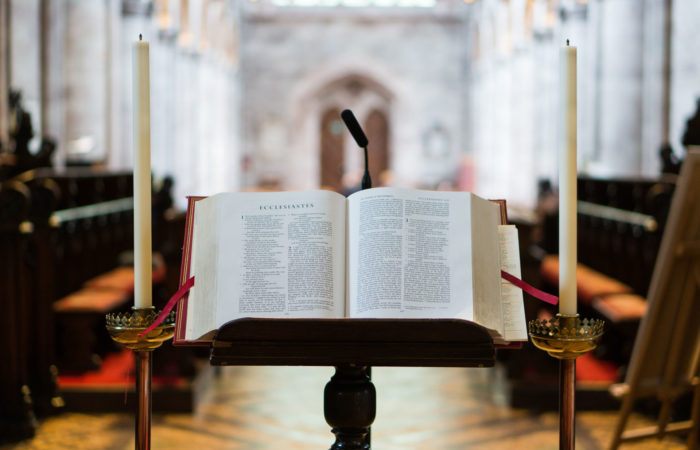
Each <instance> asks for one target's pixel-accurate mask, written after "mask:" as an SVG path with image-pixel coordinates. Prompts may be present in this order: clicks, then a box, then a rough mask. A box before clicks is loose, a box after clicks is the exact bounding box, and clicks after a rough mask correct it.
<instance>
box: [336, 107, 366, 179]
mask: <svg viewBox="0 0 700 450" xmlns="http://www.w3.org/2000/svg"><path fill="white" fill-rule="evenodd" d="M340 117H341V118H342V119H343V122H345V126H346V127H348V130H349V131H350V134H352V137H353V138H354V139H355V142H357V145H358V146H360V147H361V148H363V149H364V150H365V173H364V174H363V175H362V189H363V190H364V189H369V188H371V187H372V179H371V178H370V176H369V161H368V159H367V146H368V145H369V141H368V140H367V136H365V132H364V131H362V127H361V126H360V124H359V123H357V119H355V115H354V114H353V113H352V111H350V110H349V109H346V110H344V111H343V112H341V113H340Z"/></svg>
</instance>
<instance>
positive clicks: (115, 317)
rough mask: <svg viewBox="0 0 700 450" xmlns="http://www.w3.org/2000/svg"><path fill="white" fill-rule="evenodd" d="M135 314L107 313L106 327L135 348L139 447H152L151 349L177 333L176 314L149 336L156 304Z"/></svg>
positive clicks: (110, 333) (145, 449)
mask: <svg viewBox="0 0 700 450" xmlns="http://www.w3.org/2000/svg"><path fill="white" fill-rule="evenodd" d="M132 309H133V313H116V314H107V316H106V317H105V319H106V326H107V331H108V332H109V335H110V336H111V338H112V339H113V340H115V341H116V342H119V343H120V344H122V345H124V346H125V347H126V348H129V349H131V350H133V351H134V355H135V357H136V392H137V397H138V401H137V404H136V430H135V433H136V449H138V450H148V449H150V448H151V409H152V408H151V395H152V390H151V370H152V366H151V362H152V356H151V352H152V351H153V350H155V349H156V348H158V347H160V346H161V345H162V344H163V342H165V341H167V340H168V339H170V338H171V337H172V336H173V334H174V332H175V313H174V312H171V313H170V314H168V316H167V317H166V319H165V320H164V321H163V323H161V324H160V325H159V326H157V327H156V328H154V329H153V330H151V331H149V332H148V333H146V334H145V335H143V336H141V337H139V336H138V335H139V334H140V333H142V332H143V331H145V330H146V329H147V328H148V327H149V326H150V325H151V324H152V323H153V322H154V321H155V320H156V318H157V317H158V314H157V313H156V310H155V308H154V307H152V306H151V307H149V308H132Z"/></svg>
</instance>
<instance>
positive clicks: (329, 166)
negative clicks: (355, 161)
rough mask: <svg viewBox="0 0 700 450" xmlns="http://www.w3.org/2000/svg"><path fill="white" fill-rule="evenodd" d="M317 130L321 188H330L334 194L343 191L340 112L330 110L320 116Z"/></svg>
mask: <svg viewBox="0 0 700 450" xmlns="http://www.w3.org/2000/svg"><path fill="white" fill-rule="evenodd" d="M320 125H321V127H320V130H319V133H320V138H321V164H320V170H321V173H320V180H321V187H323V188H330V189H333V190H334V191H336V192H342V190H343V183H342V179H343V173H344V171H345V170H344V160H345V151H344V146H343V141H344V136H343V130H344V128H343V123H342V122H341V120H340V111H339V110H338V109H335V108H330V109H327V110H326V111H324V113H323V115H322V116H321V124H320Z"/></svg>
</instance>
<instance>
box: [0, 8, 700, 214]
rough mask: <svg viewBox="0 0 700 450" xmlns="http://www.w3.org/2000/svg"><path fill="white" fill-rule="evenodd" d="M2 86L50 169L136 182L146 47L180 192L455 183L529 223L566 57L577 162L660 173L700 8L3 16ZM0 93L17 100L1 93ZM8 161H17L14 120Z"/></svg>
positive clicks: (686, 97)
mask: <svg viewBox="0 0 700 450" xmlns="http://www.w3.org/2000/svg"><path fill="white" fill-rule="evenodd" d="M4 3H5V4H6V6H5V8H4V9H5V10H4V12H3V15H4V18H3V28H2V36H0V38H2V42H3V45H2V49H0V50H1V51H2V52H3V55H2V56H3V57H2V58H1V61H0V64H1V65H2V66H0V72H1V74H2V77H3V79H2V80H0V81H2V83H0V84H1V86H0V89H1V90H2V91H4V93H5V94H3V96H6V95H7V94H8V93H9V91H10V90H17V91H19V92H20V93H21V96H22V105H23V107H24V109H25V110H26V111H27V112H29V113H30V114H31V125H32V128H33V130H34V133H35V135H34V137H33V140H32V141H31V142H30V144H29V149H30V152H33V153H34V152H38V150H39V148H40V141H41V139H42V138H51V139H53V140H54V141H55V142H56V144H57V148H56V151H55V152H54V153H53V155H52V157H51V162H52V164H53V166H54V167H56V168H58V169H60V168H64V167H67V166H71V165H76V164H80V165H92V166H101V167H106V168H109V169H114V170H120V169H124V170H128V169H130V168H131V161H132V145H133V144H132V134H131V128H132V123H131V122H132V120H133V119H132V112H131V111H132V110H131V102H132V98H131V78H132V72H131V45H132V43H133V42H134V41H135V40H137V39H138V34H139V33H142V34H143V36H144V39H145V40H147V41H149V42H150V52H151V124H152V125H151V126H152V159H153V172H154V175H155V176H156V177H157V178H161V179H162V178H163V177H166V176H170V177H172V178H173V179H174V196H173V197H174V199H175V202H176V204H178V205H180V206H184V205H185V200H184V197H185V195H191V194H212V193H215V192H218V191H229V190H238V189H248V188H255V187H272V188H277V189H308V188H317V187H320V186H329V187H332V188H335V189H338V190H342V189H343V188H344V187H348V186H343V183H345V184H347V185H350V184H353V183H355V184H356V183H357V179H358V171H359V170H360V169H361V158H360V156H361V152H360V151H359V149H357V148H356V145H355V144H354V142H352V140H351V138H350V137H349V135H348V133H347V132H346V131H345V129H344V128H343V127H342V126H341V123H340V122H339V119H338V112H339V111H340V110H342V109H345V108H350V109H352V110H353V111H354V112H355V114H356V116H357V117H358V119H359V121H360V123H361V124H363V126H364V127H365V128H366V130H367V132H368V134H370V159H371V161H372V163H373V167H372V169H373V170H372V173H373V174H374V177H375V180H376V181H375V185H377V184H379V182H380V178H381V179H382V180H384V181H382V183H384V184H394V185H404V186H412V187H425V188H436V187H438V186H445V187H458V188H460V189H465V190H472V191H474V192H476V193H478V194H480V195H482V196H487V197H503V198H507V199H508V201H509V202H510V203H511V204H513V206H522V207H525V208H533V207H534V206H535V203H536V200H537V182H538V180H541V179H549V180H551V181H552V182H553V184H554V185H556V167H557V165H556V161H557V151H556V143H557V129H558V123H559V119H560V117H559V116H560V114H559V108H558V101H559V95H558V94H559V92H560V87H559V79H558V67H559V66H558V58H559V48H560V47H561V46H563V45H564V43H565V40H566V39H570V41H571V45H574V46H576V47H577V48H578V98H579V117H578V143H579V167H580V171H581V172H582V173H584V174H591V175H596V176H599V175H601V176H618V175H623V176H655V175H657V174H658V173H659V171H660V168H661V164H662V163H661V159H660V157H659V151H660V149H661V147H662V146H664V145H670V146H671V147H672V149H673V152H674V153H675V154H676V155H679V156H682V154H683V148H682V146H681V142H680V141H681V137H682V133H683V130H684V128H685V122H686V120H687V119H688V118H689V117H690V116H691V115H692V114H693V112H694V111H695V107H696V100H697V98H698V96H700V86H699V83H700V82H698V80H699V79H700V67H699V65H700V62H698V59H697V56H696V55H697V54H698V52H699V51H700V48H698V47H699V46H700V38H699V36H698V34H699V33H700V31H698V29H697V26H696V24H697V17H698V5H697V2H695V1H693V0H672V1H671V0H644V1H640V0H607V1H603V0H590V1H587V0H508V1H506V0H493V1H491V0H478V1H474V0H467V1H458V0H395V1H394V0H376V1H375V0H286V1H285V0H257V1H250V0H246V1H243V0H241V1H228V0H154V1H143V0H100V1H80V0H22V1H10V0H7V1H5V2H4ZM0 94H2V93H1V92H0ZM4 106H5V107H4V108H2V109H3V111H0V119H1V120H2V124H3V125H2V127H1V128H2V137H1V138H0V140H1V141H2V143H3V146H2V149H3V151H4V152H11V150H12V147H11V144H10V142H9V140H8V139H9V137H8V130H9V128H10V127H11V123H10V122H11V120H10V116H11V114H10V111H8V109H7V105H4Z"/></svg>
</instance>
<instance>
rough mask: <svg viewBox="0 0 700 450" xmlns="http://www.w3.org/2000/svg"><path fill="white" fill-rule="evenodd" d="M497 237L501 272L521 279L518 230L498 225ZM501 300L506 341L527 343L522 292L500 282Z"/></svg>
mask: <svg viewBox="0 0 700 450" xmlns="http://www.w3.org/2000/svg"><path fill="white" fill-rule="evenodd" d="M498 236H499V241H500V248H501V270H505V271H506V272H508V273H509V274H511V275H513V276H515V277H518V278H521V273H520V248H519V247H518V229H517V228H516V227H515V225H499V227H498ZM501 296H502V298H503V306H502V307H503V328H504V336H503V337H504V339H505V340H506V341H527V325H526V324H525V305H524V302H523V291H522V290H521V289H520V288H519V287H517V286H515V285H513V284H511V283H510V282H509V281H507V280H503V279H502V280H501Z"/></svg>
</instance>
